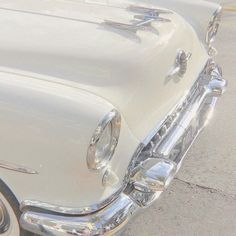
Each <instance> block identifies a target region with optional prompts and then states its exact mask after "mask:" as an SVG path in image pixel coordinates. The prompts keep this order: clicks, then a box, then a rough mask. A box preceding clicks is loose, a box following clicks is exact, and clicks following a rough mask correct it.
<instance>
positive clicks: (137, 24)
mask: <svg viewBox="0 0 236 236" xmlns="http://www.w3.org/2000/svg"><path fill="white" fill-rule="evenodd" d="M127 10H128V11H131V12H134V13H138V15H134V20H133V21H132V22H131V23H130V24H126V23H121V22H116V21H111V20H105V21H104V23H103V24H104V25H105V26H109V27H111V28H114V29H118V30H123V31H127V32H130V33H134V34H136V33H137V31H138V30H150V31H153V32H155V28H154V27H153V26H152V22H155V21H158V22H162V23H168V22H171V20H170V19H167V18H163V17H160V14H172V13H173V12H171V11H167V10H161V9H155V8H146V7H142V6H135V5H131V6H129V7H128V8H127Z"/></svg>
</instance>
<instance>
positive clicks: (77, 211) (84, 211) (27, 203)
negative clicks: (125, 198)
mask: <svg viewBox="0 0 236 236" xmlns="http://www.w3.org/2000/svg"><path fill="white" fill-rule="evenodd" d="M122 191H123V188H121V189H119V190H118V191H117V192H116V193H114V194H113V195H111V196H110V197H109V198H107V199H106V200H104V201H102V202H100V203H96V204H93V205H91V206H86V207H67V206H59V205H56V204H52V203H45V202H41V201H37V200H24V201H22V202H21V204H20V210H21V211H22V212H23V211H28V210H36V211H37V210H39V209H43V210H44V211H47V212H52V213H57V214H63V215H71V216H72V215H88V214H92V213H94V212H96V211H98V210H100V209H103V208H104V207H106V206H107V205H109V204H110V203H111V202H113V201H114V200H115V199H117V198H118V196H119V195H120V194H121V192H122Z"/></svg>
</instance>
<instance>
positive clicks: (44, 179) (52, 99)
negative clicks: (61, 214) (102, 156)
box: [0, 73, 137, 207]
mask: <svg viewBox="0 0 236 236" xmlns="http://www.w3.org/2000/svg"><path fill="white" fill-rule="evenodd" d="M112 109H114V107H113V106H112V105H111V104H110V103H109V102H107V101H106V100H104V99H102V98H100V97H98V96H95V95H93V94H91V93H89V92H86V91H83V90H81V89H78V88H74V87H71V86H67V85H65V84H62V83H61V81H60V83H58V82H57V80H56V79H54V80H53V79H52V80H42V79H38V78H32V77H27V76H22V75H17V74H12V73H0V114H1V115H0V129H1V136H0V137H1V139H0V145H1V149H0V153H1V160H3V161H7V162H9V163H13V164H15V165H19V166H24V167H26V168H30V169H31V170H35V171H36V172H37V173H38V174H24V173H20V172H14V171H11V170H7V169H0V178H1V179H2V180H3V181H4V182H6V183H7V184H8V185H9V187H10V188H11V190H12V191H13V192H14V193H15V194H16V196H17V198H18V200H19V202H21V201H23V200H26V199H30V200H36V201H43V202H46V203H53V204H58V205H61V206H68V207H84V206H90V205H93V204H95V203H97V202H101V201H103V200H105V199H106V198H107V197H108V196H110V195H111V194H113V193H114V192H115V191H117V190H118V189H119V188H120V187H121V185H122V180H123V177H124V168H123V167H122V164H124V165H126V166H127V163H128V162H129V160H130V158H131V156H132V152H133V150H134V149H135V148H136V146H137V141H136V140H135V139H134V138H133V136H132V134H131V133H130V132H129V129H128V128H127V126H126V125H125V122H124V121H123V123H122V129H121V136H120V140H121V141H120V142H119V144H118V147H117V151H116V153H115V155H114V158H113V159H112V162H111V168H112V169H113V170H114V172H115V173H116V174H117V176H118V181H117V183H116V185H115V186H111V187H105V186H103V185H102V177H103V173H100V172H99V173H97V172H91V171H89V170H88V168H87V163H86V155H87V147H88V145H89V142H90V139H91V137H92V135H93V132H94V130H95V129H96V127H97V125H98V123H99V122H100V120H101V119H102V118H103V117H104V116H105V115H106V114H107V113H108V112H109V111H111V110H112ZM127 143H129V146H127V145H126V144H127ZM126 162H127V163H126Z"/></svg>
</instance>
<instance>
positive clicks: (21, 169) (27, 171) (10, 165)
mask: <svg viewBox="0 0 236 236" xmlns="http://www.w3.org/2000/svg"><path fill="white" fill-rule="evenodd" d="M0 168H3V169H7V170H11V171H16V172H20V173H23V174H38V172H37V171H36V170H33V169H30V168H28V167H25V166H21V165H17V164H13V163H9V162H6V161H1V160H0Z"/></svg>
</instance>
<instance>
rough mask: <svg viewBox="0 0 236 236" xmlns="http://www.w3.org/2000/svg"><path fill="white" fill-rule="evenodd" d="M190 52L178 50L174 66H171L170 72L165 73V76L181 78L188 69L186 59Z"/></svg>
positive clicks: (190, 54) (188, 58)
mask: <svg viewBox="0 0 236 236" xmlns="http://www.w3.org/2000/svg"><path fill="white" fill-rule="evenodd" d="M191 56H192V53H186V52H185V51H184V50H179V52H178V54H177V56H176V59H175V63H174V66H173V67H172V68H171V70H170V72H169V73H168V75H167V78H171V77H173V76H178V77H180V78H182V77H183V76H184V75H185V74H186V72H187V69H188V61H189V60H190V58H191Z"/></svg>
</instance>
